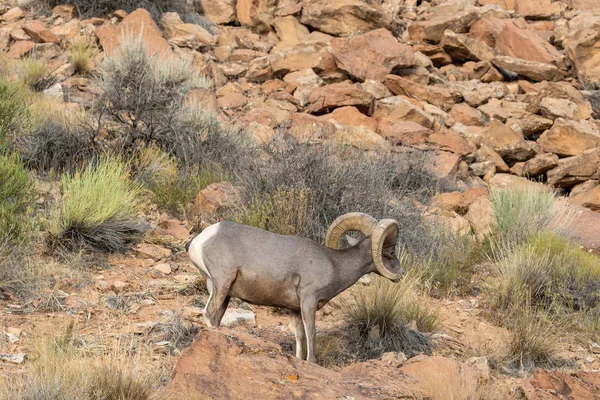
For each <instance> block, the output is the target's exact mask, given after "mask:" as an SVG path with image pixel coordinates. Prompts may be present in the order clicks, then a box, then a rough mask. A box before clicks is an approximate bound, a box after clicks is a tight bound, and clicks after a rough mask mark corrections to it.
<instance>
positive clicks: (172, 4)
mask: <svg viewBox="0 0 600 400" xmlns="http://www.w3.org/2000/svg"><path fill="white" fill-rule="evenodd" d="M41 3H42V4H43V5H44V6H45V7H46V8H48V9H51V8H52V7H54V6H56V5H61V4H64V2H62V1H61V0H41ZM71 4H75V5H76V6H77V9H78V10H79V13H80V15H81V17H83V18H91V17H106V16H108V15H110V14H111V13H113V12H115V11H116V10H125V11H127V12H132V11H135V10H136V9H138V8H144V9H146V10H147V11H148V12H150V14H151V15H152V18H154V20H155V21H156V22H158V21H159V20H160V16H161V15H162V13H164V12H167V11H175V12H178V13H180V14H181V15H184V14H187V13H190V12H191V11H192V10H190V7H189V6H188V4H187V2H186V1H185V0H95V1H88V0H72V1H71Z"/></svg>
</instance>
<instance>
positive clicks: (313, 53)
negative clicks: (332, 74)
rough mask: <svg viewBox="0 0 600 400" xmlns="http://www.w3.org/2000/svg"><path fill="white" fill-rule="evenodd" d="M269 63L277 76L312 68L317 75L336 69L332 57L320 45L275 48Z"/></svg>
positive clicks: (323, 45)
mask: <svg viewBox="0 0 600 400" xmlns="http://www.w3.org/2000/svg"><path fill="white" fill-rule="evenodd" d="M269 63H270V65H271V68H272V69H273V73H274V74H276V75H277V76H283V75H286V74H288V73H289V72H293V71H300V70H303V69H306V68H312V69H313V70H314V71H315V72H316V73H318V74H321V73H323V72H327V71H332V70H333V71H335V70H336V69H337V67H336V65H335V60H334V59H333V55H332V54H331V53H330V52H329V50H327V48H326V45H325V44H322V43H317V44H299V45H297V46H293V47H290V48H283V49H278V48H275V49H273V51H272V52H271V54H270V55H269Z"/></svg>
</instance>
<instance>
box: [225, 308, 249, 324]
mask: <svg viewBox="0 0 600 400" xmlns="http://www.w3.org/2000/svg"><path fill="white" fill-rule="evenodd" d="M239 324H249V325H250V326H255V325H256V314H254V313H253V312H252V311H248V310H240V309H237V308H231V309H229V310H227V311H226V312H225V315H224V316H223V319H222V320H221V325H223V326H227V327H233V326H236V325H239Z"/></svg>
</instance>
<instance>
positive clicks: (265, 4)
mask: <svg viewBox="0 0 600 400" xmlns="http://www.w3.org/2000/svg"><path fill="white" fill-rule="evenodd" d="M270 5H271V4H270V2H269V1H267V0H237V1H236V5H235V7H236V15H237V20H238V22H239V23H240V24H241V25H242V26H246V27H251V28H252V27H258V26H261V27H263V28H265V29H264V30H268V29H269V22H268V20H270V19H271V17H272V10H271V9H270Z"/></svg>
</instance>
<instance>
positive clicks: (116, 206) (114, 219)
mask: <svg viewBox="0 0 600 400" xmlns="http://www.w3.org/2000/svg"><path fill="white" fill-rule="evenodd" d="M128 168H129V166H128V165H126V164H125V163H123V162H121V161H119V160H115V159H112V158H109V157H102V158H100V159H99V160H97V161H92V162H89V163H88V164H87V166H86V167H85V168H84V170H83V171H82V172H80V173H75V174H70V173H66V174H64V175H63V177H62V183H61V189H62V193H63V198H62V201H61V204H60V205H59V207H58V208H57V209H56V210H55V211H54V213H53V215H52V218H51V221H50V224H51V227H50V233H51V234H52V237H53V239H54V240H55V241H56V242H57V243H58V244H62V245H65V246H67V247H69V248H74V247H78V246H89V247H91V248H94V249H98V250H106V251H119V250H123V249H124V248H125V244H126V243H127V242H129V241H132V240H134V239H136V238H138V236H139V234H140V233H141V231H142V230H143V227H142V226H141V225H140V224H138V223H137V222H136V217H137V213H138V211H139V210H140V202H139V200H138V196H139V192H140V186H139V185H137V184H135V183H133V182H132V181H131V180H130V178H129V170H128Z"/></svg>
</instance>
